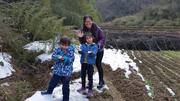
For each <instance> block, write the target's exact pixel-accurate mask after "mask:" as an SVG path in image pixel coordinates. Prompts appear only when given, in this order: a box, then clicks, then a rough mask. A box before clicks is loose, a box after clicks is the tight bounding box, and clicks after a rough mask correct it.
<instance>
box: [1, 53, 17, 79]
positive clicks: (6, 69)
mask: <svg viewBox="0 0 180 101" xmlns="http://www.w3.org/2000/svg"><path fill="white" fill-rule="evenodd" d="M11 58H12V57H11V56H10V55H9V54H7V53H4V52H3V53H2V52H0V62H1V65H0V79H3V78H6V77H9V76H11V75H12V72H15V70H14V69H13V67H12V65H11Z"/></svg>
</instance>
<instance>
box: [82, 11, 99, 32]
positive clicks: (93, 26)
mask: <svg viewBox="0 0 180 101" xmlns="http://www.w3.org/2000/svg"><path fill="white" fill-rule="evenodd" d="M88 18H89V19H91V20H92V21H93V18H92V16H89V15H86V16H84V17H83V29H82V31H83V32H89V31H90V32H91V33H92V34H95V32H96V30H97V29H98V27H97V25H96V24H95V23H93V24H92V27H91V29H88V28H87V27H86V26H85V21H86V19H88Z"/></svg>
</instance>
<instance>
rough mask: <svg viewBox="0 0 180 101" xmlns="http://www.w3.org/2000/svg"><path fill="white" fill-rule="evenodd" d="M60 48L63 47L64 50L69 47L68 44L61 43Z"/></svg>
mask: <svg viewBox="0 0 180 101" xmlns="http://www.w3.org/2000/svg"><path fill="white" fill-rule="evenodd" d="M59 46H60V48H62V49H63V50H66V49H67V48H68V45H65V44H60V45H59Z"/></svg>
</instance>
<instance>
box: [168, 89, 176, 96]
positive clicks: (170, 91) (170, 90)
mask: <svg viewBox="0 0 180 101" xmlns="http://www.w3.org/2000/svg"><path fill="white" fill-rule="evenodd" d="M166 89H167V90H168V91H169V93H170V94H171V95H172V96H175V95H176V94H175V93H174V92H173V90H172V89H171V88H169V87H167V88H166Z"/></svg>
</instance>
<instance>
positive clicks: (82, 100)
mask: <svg viewBox="0 0 180 101" xmlns="http://www.w3.org/2000/svg"><path fill="white" fill-rule="evenodd" d="M93 78H94V79H93V82H94V88H93V89H95V88H96V86H97V85H98V73H95V74H94V76H93ZM80 87H81V79H77V80H74V81H73V82H72V83H71V84H70V96H69V97H70V101H89V100H88V99H87V97H86V96H85V95H82V94H80V93H78V92H77V90H78V89H79V88H80ZM62 97H63V96H62V85H60V86H58V87H56V88H55V89H54V91H53V94H52V95H43V96H42V95H41V92H40V91H37V92H36V93H35V94H34V95H33V96H31V97H30V98H27V99H26V100H25V101H61V100H62Z"/></svg>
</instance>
